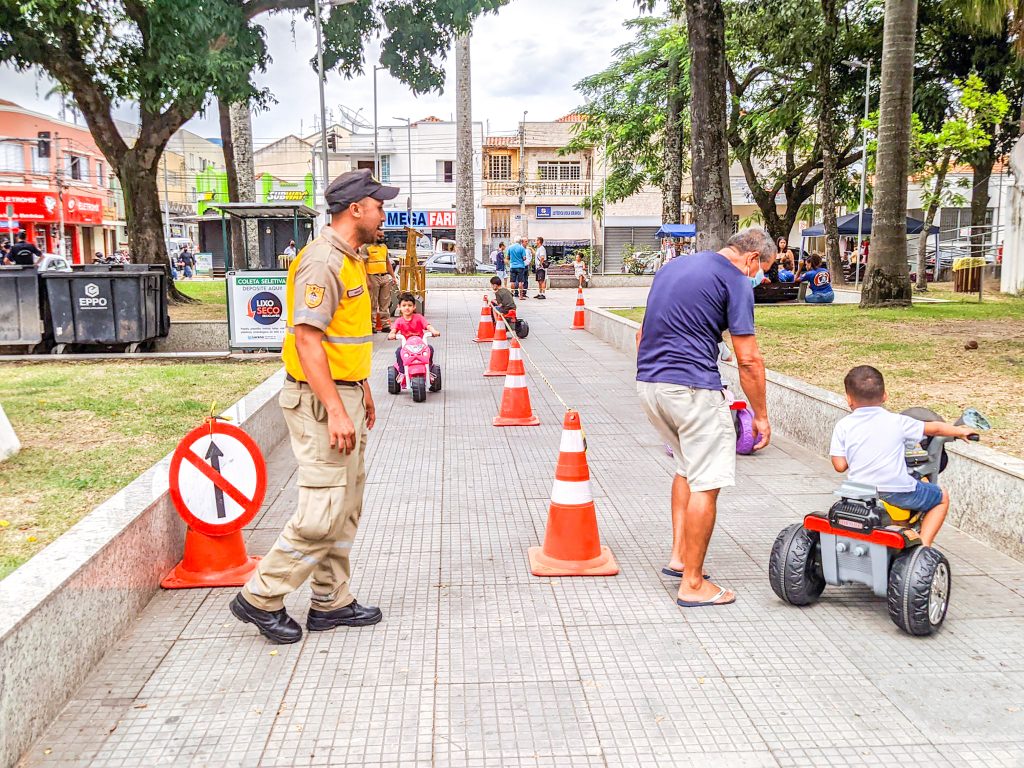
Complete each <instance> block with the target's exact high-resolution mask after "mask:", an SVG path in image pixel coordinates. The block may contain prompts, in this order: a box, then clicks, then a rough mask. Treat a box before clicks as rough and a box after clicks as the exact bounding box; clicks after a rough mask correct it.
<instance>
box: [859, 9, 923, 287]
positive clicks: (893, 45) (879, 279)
mask: <svg viewBox="0 0 1024 768" xmlns="http://www.w3.org/2000/svg"><path fill="white" fill-rule="evenodd" d="M916 26H917V0H886V2H885V30H884V35H883V42H882V98H881V106H880V110H879V122H878V155H877V162H876V166H877V168H878V176H877V179H876V182H875V206H874V221H873V224H872V231H871V257H870V260H869V262H868V266H867V273H866V274H865V276H864V290H863V292H862V293H861V298H860V305H861V306H862V307H882V306H902V307H905V306H909V305H910V270H909V268H908V267H907V220H906V216H907V170H908V167H909V161H910V114H911V109H912V106H913V105H912V100H913V94H914V34H915V30H916Z"/></svg>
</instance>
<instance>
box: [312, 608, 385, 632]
mask: <svg viewBox="0 0 1024 768" xmlns="http://www.w3.org/2000/svg"><path fill="white" fill-rule="evenodd" d="M383 618H384V614H383V613H381V610H380V608H375V607H373V606H372V605H360V604H359V603H357V602H356V601H355V600H353V601H352V602H351V603H349V604H348V605H346V606H345V607H344V608H335V609H334V610H333V611H318V610H316V609H315V608H310V609H309V616H307V617H306V629H308V630H309V631H310V632H323V631H324V630H327V629H334V628H335V627H368V626H370V625H371V624H376V623H377V622H378V621H380V620H381V619H383Z"/></svg>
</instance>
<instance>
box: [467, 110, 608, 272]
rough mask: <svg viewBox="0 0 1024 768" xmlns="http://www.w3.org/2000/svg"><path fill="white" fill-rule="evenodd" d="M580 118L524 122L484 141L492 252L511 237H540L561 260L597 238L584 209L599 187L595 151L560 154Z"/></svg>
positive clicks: (485, 197)
mask: <svg viewBox="0 0 1024 768" xmlns="http://www.w3.org/2000/svg"><path fill="white" fill-rule="evenodd" d="M582 119H583V118H582V116H581V115H577V114H568V115H565V116H564V117H561V118H559V119H558V120H554V121H550V122H524V123H522V124H521V126H520V131H519V132H517V133H515V134H512V135H491V136H487V137H486V138H485V139H484V142H483V187H484V191H483V198H482V204H483V208H484V212H485V216H486V240H487V245H488V248H489V249H493V248H495V247H497V245H498V243H499V242H501V241H506V242H507V241H508V240H510V239H512V238H518V237H529V238H531V239H532V238H536V237H538V236H540V237H543V238H544V244H545V246H546V247H547V251H548V254H549V255H551V256H556V257H557V256H560V255H563V254H566V253H569V252H571V251H573V250H575V249H576V248H588V247H590V246H591V245H592V244H593V243H594V242H596V241H597V240H598V239H599V237H600V234H599V231H598V230H597V229H596V223H595V222H596V220H595V217H594V216H592V215H591V212H590V211H589V210H588V209H587V208H584V207H583V199H584V198H585V197H587V196H589V195H590V194H591V191H592V190H593V189H594V187H595V185H594V175H595V155H594V151H593V150H592V149H587V150H585V151H583V152H577V153H572V154H565V155H563V154H561V152H560V150H561V149H562V147H564V146H566V144H568V143H569V141H570V140H571V139H572V135H573V129H574V127H575V126H576V125H577V124H578V123H579V122H580V121H581V120H582ZM520 167H522V169H523V173H522V175H521V176H520Z"/></svg>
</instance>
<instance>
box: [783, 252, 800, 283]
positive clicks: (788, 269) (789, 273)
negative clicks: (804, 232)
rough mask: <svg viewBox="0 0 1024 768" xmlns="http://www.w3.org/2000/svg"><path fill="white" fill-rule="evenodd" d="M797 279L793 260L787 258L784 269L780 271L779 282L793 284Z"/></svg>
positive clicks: (784, 261) (784, 260) (789, 257)
mask: <svg viewBox="0 0 1024 768" xmlns="http://www.w3.org/2000/svg"><path fill="white" fill-rule="evenodd" d="M795 279H796V275H795V274H794V273H793V258H792V257H791V256H787V257H786V258H785V259H783V260H782V267H781V268H780V269H779V282H780V283H792V282H793V280H795Z"/></svg>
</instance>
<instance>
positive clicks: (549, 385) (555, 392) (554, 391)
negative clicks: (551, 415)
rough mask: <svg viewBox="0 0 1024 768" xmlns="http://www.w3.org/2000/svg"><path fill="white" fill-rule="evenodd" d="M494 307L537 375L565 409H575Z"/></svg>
mask: <svg viewBox="0 0 1024 768" xmlns="http://www.w3.org/2000/svg"><path fill="white" fill-rule="evenodd" d="M492 309H493V310H494V314H495V315H497V317H498V319H499V320H501V322H502V323H504V325H505V330H506V333H508V334H511V336H512V338H513V339H515V340H516V341H517V342H519V351H520V352H521V353H522V354H523V356H524V357H525V358H526V359H527V360H529V361H530V365H531V366H533V369H534V370H535V371H536V372H537V375H538V376H540V378H541V381H543V382H544V383H545V384H546V385H547V388H548V389H550V390H551V394H553V395H554V396H555V397H556V398H557V399H558V402H560V403H561V404H562V407H563V408H565V410H567V411H571V410H573V409H572V408H570V407H569V404H568V403H567V402H565V400H563V399H562V396H561V395H560V394H558V390H557V389H555V385H554V384H552V383H551V382H550V381H548V377H547V376H545V375H544V371H543V370H541V367H540V366H539V365H537V363H536V361H535V360H534V359H533V358H532V357H530V353H529V352H527V351H526V348H525V347H524V346H523V344H522V341H521V340H520V338H519V335H518V334H517V333H516V330H515V328H513V327H512V326H511V325H510V324H509V322H508V319H507V318H506V317H505V315H504V314H503V313H502V312H501V310H499V309H498V308H497V307H495V306H493V305H492Z"/></svg>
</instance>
